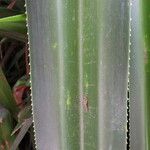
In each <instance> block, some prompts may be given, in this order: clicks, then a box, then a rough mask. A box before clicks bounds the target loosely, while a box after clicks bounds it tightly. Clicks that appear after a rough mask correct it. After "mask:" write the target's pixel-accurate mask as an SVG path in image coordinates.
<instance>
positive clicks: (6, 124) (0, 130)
mask: <svg viewBox="0 0 150 150" xmlns="http://www.w3.org/2000/svg"><path fill="white" fill-rule="evenodd" d="M12 130H13V122H12V117H11V115H10V113H9V111H8V110H7V109H5V108H3V107H1V106H0V149H2V147H4V149H5V150H9V149H10V146H11V144H12V142H13V141H14V138H15V136H11V132H12Z"/></svg>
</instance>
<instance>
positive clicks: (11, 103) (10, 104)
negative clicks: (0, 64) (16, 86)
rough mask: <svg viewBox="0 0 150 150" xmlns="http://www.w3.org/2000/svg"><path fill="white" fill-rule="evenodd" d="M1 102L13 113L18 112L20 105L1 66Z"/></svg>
mask: <svg viewBox="0 0 150 150" xmlns="http://www.w3.org/2000/svg"><path fill="white" fill-rule="evenodd" d="M0 104H1V105H3V106H4V107H5V108H7V109H8V110H9V111H10V112H11V113H12V114H13V115H16V113H17V112H18V107H17V105H16V102H15V100H14V98H13V95H12V91H11V88H10V86H9V84H8V82H7V80H6V78H5V76H4V74H3V71H2V69H1V68H0Z"/></svg>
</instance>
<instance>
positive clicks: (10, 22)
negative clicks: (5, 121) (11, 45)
mask: <svg viewBox="0 0 150 150" xmlns="http://www.w3.org/2000/svg"><path fill="white" fill-rule="evenodd" d="M0 35H1V36H6V37H10V38H14V39H17V40H21V41H25V40H26V15H25V14H21V15H15V16H11V17H5V18H1V19H0Z"/></svg>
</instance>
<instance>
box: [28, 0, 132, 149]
mask: <svg viewBox="0 0 150 150" xmlns="http://www.w3.org/2000/svg"><path fill="white" fill-rule="evenodd" d="M27 12H28V25H29V39H30V49H31V50H30V55H31V78H32V79H31V81H32V95H33V114H34V122H35V132H36V144H37V149H42V150H47V149H55V150H60V149H61V150H98V149H102V150H108V149H111V150H125V149H126V128H127V127H126V124H127V123H126V99H127V98H126V95H127V68H128V47H129V43H128V41H129V5H128V1H126V0H121V1H120V0H115V1H113V0H71V1H70V0H57V1H54V0H45V1H41V0H37V1H36V3H35V2H34V1H27ZM45 143H46V144H45Z"/></svg>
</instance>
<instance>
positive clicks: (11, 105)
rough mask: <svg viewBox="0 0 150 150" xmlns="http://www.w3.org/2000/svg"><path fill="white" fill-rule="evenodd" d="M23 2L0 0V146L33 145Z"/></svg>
mask: <svg viewBox="0 0 150 150" xmlns="http://www.w3.org/2000/svg"><path fill="white" fill-rule="evenodd" d="M24 5H25V1H24V0H0V150H10V149H11V150H15V149H17V150H19V149H20V150H30V149H34V146H33V143H34V142H33V134H32V132H33V129H32V117H31V106H30V83H29V66H28V61H29V60H28V45H27V34H26V32H27V29H26V16H25V7H24Z"/></svg>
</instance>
